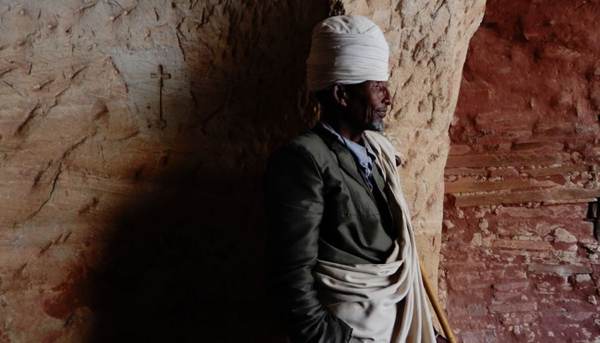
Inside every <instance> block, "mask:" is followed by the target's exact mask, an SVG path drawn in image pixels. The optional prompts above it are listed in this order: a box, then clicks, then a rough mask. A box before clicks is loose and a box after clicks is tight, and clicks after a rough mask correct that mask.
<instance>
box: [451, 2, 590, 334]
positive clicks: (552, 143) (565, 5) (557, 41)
mask: <svg viewBox="0 0 600 343" xmlns="http://www.w3.org/2000/svg"><path fill="white" fill-rule="evenodd" d="M598 22H600V2H598V1H574V0H561V1H524V0H519V1H498V0H490V1H488V3H487V8H486V14H485V18H484V20H483V23H482V26H481V28H480V29H479V31H478V32H477V33H476V34H475V36H474V38H473V39H472V41H471V46H470V50H469V53H468V56H467V61H466V64H465V68H464V74H463V81H462V86H461V91H460V96H459V101H458V106H457V111H456V115H455V119H454V121H453V123H452V126H451V128H450V137H451V151H450V156H449V158H448V163H447V166H446V170H445V181H446V183H445V187H446V191H445V192H446V201H445V210H444V232H443V237H444V241H443V244H442V253H441V255H442V256H441V265H440V288H441V292H442V294H443V295H445V298H446V301H447V307H448V312H449V317H450V322H451V324H452V325H453V327H454V329H455V331H457V332H458V334H459V337H460V338H461V340H462V341H464V342H597V341H600V305H599V303H600V260H599V255H600V248H599V245H598V241H597V240H596V239H595V238H594V237H593V234H592V225H591V223H589V222H586V221H584V219H585V217H586V212H587V206H588V205H587V203H588V202H590V201H592V200H593V199H594V198H596V197H598V196H600V187H599V176H598V167H599V161H600V144H599V143H600V126H599V114H600V30H598V29H597V27H598V26H597V23H598Z"/></svg>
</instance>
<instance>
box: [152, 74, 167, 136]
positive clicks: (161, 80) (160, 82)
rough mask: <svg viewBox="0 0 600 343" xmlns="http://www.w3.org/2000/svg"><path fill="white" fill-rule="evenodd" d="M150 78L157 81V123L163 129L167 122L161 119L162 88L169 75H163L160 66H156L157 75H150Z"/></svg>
mask: <svg viewBox="0 0 600 343" xmlns="http://www.w3.org/2000/svg"><path fill="white" fill-rule="evenodd" d="M150 77H151V78H153V79H158V121H159V127H160V128H161V129H164V128H165V127H166V126H167V122H166V121H165V119H164V118H163V101H162V98H163V88H164V81H165V80H168V79H170V78H171V74H169V73H165V72H164V68H163V65H162V64H159V65H158V73H151V74H150Z"/></svg>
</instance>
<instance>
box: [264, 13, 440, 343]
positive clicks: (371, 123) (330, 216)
mask: <svg viewBox="0 0 600 343" xmlns="http://www.w3.org/2000/svg"><path fill="white" fill-rule="evenodd" d="M388 58H389V48H388V45H387V42H386V41H385V38H384V36H383V33H382V32H381V30H380V29H379V27H377V25H375V24H374V23H373V22H371V21H370V20H369V19H367V18H365V17H361V16H336V17H331V18H328V19H326V20H324V21H322V22H321V23H319V24H317V26H316V27H315V29H314V31H313V37H312V45H311V51H310V55H309V58H308V61H307V80H308V87H309V90H310V91H311V92H313V94H314V95H315V96H316V98H317V100H318V101H319V103H320V109H321V121H320V122H319V123H318V124H317V125H316V126H315V127H314V128H313V129H311V130H309V131H308V132H306V133H304V134H302V135H301V136H299V137H297V138H295V139H294V140H293V141H292V142H291V143H289V144H288V145H286V146H284V147H283V148H282V149H280V150H279V151H277V152H276V153H275V154H274V155H273V156H272V157H271V159H270V161H269V166H268V168H267V173H266V179H265V182H266V207H267V216H268V221H269V243H268V248H269V258H270V262H271V267H270V284H271V287H272V290H273V292H274V299H275V303H276V305H277V307H278V309H279V310H280V313H281V315H282V316H283V319H284V321H285V322H286V324H287V332H288V335H289V338H290V340H291V341H292V342H323V343H324V342H415V343H416V342H419V343H420V342H433V341H435V335H434V332H433V326H432V321H431V314H430V312H429V308H428V305H427V299H426V295H425V292H424V289H423V285H422V281H421V275H420V271H419V267H418V258H417V255H416V250H415V242H414V236H413V233H412V228H411V225H410V215H409V214H408V207H407V206H406V202H405V200H404V197H403V195H402V190H401V188H400V181H399V177H398V172H397V170H396V167H397V162H398V156H397V154H396V152H395V150H394V148H393V146H392V145H391V144H390V143H389V142H388V141H387V140H386V139H385V137H383V136H382V135H381V134H379V133H377V131H379V132H381V131H383V118H384V117H385V115H386V112H387V109H388V106H389V105H390V104H391V99H390V93H389V90H388V88H387V80H388Z"/></svg>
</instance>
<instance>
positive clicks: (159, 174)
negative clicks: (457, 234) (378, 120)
mask: <svg viewBox="0 0 600 343" xmlns="http://www.w3.org/2000/svg"><path fill="white" fill-rule="evenodd" d="M344 5H345V7H346V10H347V12H348V13H356V14H365V15H368V16H370V17H372V18H374V20H375V21H376V22H377V23H379V24H380V25H382V27H383V28H384V30H385V32H386V37H387V38H388V40H389V41H390V44H391V47H392V61H391V64H392V80H391V82H390V85H391V89H392V92H393V96H394V100H393V111H392V113H391V115H390V116H389V118H388V119H387V124H388V132H389V135H390V137H391V138H392V139H393V141H394V142H395V143H396V145H397V146H398V148H399V149H400V150H401V151H402V152H403V153H404V154H405V156H406V163H405V165H404V168H403V175H404V177H405V187H406V190H407V198H408V199H409V201H410V205H411V209H412V211H413V217H414V219H415V223H416V227H417V229H418V230H419V233H420V239H421V241H422V242H424V243H423V244H422V249H421V250H422V252H424V254H425V259H426V261H427V264H428V267H430V273H433V271H435V270H436V269H437V255H436V254H437V251H438V250H439V246H440V237H439V235H440V227H441V213H442V203H441V201H442V198H441V194H442V193H443V192H442V180H443V179H442V174H441V173H442V170H443V166H444V162H445V160H446V154H447V150H448V137H447V131H448V125H449V123H450V121H451V116H452V113H453V111H454V107H455V104H456V98H457V94H458V86H459V82H460V75H461V68H462V63H463V61H464V58H465V54H466V50H467V44H468V40H469V38H470V36H471V34H472V33H473V32H474V30H475V29H476V27H477V26H478V24H479V21H480V19H481V16H482V14H483V5H484V1H483V0H472V1H461V2H454V1H437V2H430V1H424V0H422V1H410V2H409V1H346V2H344ZM329 10H330V9H329V4H328V3H326V2H325V1H321V0H310V1H307V0H290V1H271V0H265V1H262V0H261V1H258V0H255V1H226V0H206V1H203V0H171V1H163V0H143V1H137V0H58V1H36V0H20V1H19V0H0V32H1V33H0V165H1V168H0V198H1V199H2V200H3V201H2V202H1V203H0V214H1V215H0V342H38V341H39V342H79V341H98V342H109V341H116V340H117V339H119V340H128V341H186V340H192V339H195V340H196V341H215V342H227V341H257V342H278V341H281V339H280V335H279V334H278V333H277V328H275V327H270V326H269V325H267V324H265V323H267V322H268V320H267V316H268V315H267V313H268V305H267V304H266V302H265V299H266V298H267V295H266V290H265V288H264V282H263V273H264V272H263V270H264V267H263V266H264V263H265V261H264V256H263V244H264V236H265V232H264V225H263V218H262V200H261V199H262V194H261V188H262V183H261V177H262V173H263V169H264V164H265V160H266V157H267V156H268V155H269V153H270V152H271V151H272V150H273V149H274V148H276V147H277V146H279V145H280V144H282V143H283V142H285V141H286V140H288V139H290V138H291V137H293V136H294V135H296V134H297V133H299V132H300V131H301V130H303V129H304V128H305V127H307V126H309V125H310V124H311V123H314V122H315V120H316V114H315V113H314V110H313V105H312V103H311V102H310V101H309V99H308V97H307V95H306V91H305V86H304V72H305V69H304V61H305V59H306V55H307V53H308V49H309V43H310V30H311V28H312V27H313V26H314V24H315V23H316V22H317V21H319V20H322V19H324V18H325V17H326V16H327V13H328V11H329ZM434 279H437V278H436V277H434Z"/></svg>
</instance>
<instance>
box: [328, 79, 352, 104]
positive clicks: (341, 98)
mask: <svg viewBox="0 0 600 343" xmlns="http://www.w3.org/2000/svg"><path fill="white" fill-rule="evenodd" d="M331 91H332V93H333V94H332V95H333V98H334V99H335V102H336V104H338V105H339V106H341V107H347V106H348V92H346V87H344V85H342V84H339V83H336V84H334V85H333V87H332V88H331Z"/></svg>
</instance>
